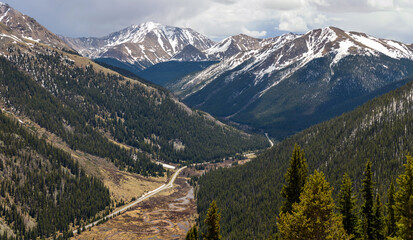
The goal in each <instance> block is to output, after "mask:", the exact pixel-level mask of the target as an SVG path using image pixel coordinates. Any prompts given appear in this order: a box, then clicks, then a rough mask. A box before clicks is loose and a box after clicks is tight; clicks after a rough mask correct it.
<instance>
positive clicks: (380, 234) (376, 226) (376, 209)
mask: <svg viewBox="0 0 413 240" xmlns="http://www.w3.org/2000/svg"><path fill="white" fill-rule="evenodd" d="M373 216H374V218H373V222H372V227H373V236H374V239H375V240H384V239H385V237H384V217H383V205H382V203H381V200H380V194H377V195H376V201H375V202H374V206H373Z"/></svg>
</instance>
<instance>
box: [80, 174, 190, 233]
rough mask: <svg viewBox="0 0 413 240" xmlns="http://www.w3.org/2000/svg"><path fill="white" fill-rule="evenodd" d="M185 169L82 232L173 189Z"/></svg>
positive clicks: (87, 226) (86, 227) (91, 224)
mask: <svg viewBox="0 0 413 240" xmlns="http://www.w3.org/2000/svg"><path fill="white" fill-rule="evenodd" d="M185 168H186V166H185V167H182V168H180V169H178V171H176V172H175V173H174V175H172V178H171V180H170V181H169V183H168V184H164V185H162V186H160V187H158V188H157V189H155V190H152V191H150V192H147V193H145V194H143V195H142V196H141V197H140V198H138V199H137V200H135V201H134V202H131V203H129V204H128V205H127V206H125V207H123V208H122V209H119V210H117V211H115V212H113V213H111V214H108V215H107V216H105V217H103V218H101V219H99V220H96V221H94V222H93V223H90V224H88V225H86V226H85V227H84V228H83V229H82V230H83V231H84V230H86V229H88V228H91V227H93V226H96V225H97V224H98V223H99V222H101V221H103V220H106V219H108V218H111V217H113V216H115V215H118V214H121V213H123V212H125V211H126V210H128V209H129V208H131V207H133V206H135V205H136V204H138V203H140V202H142V201H144V200H146V199H148V198H150V197H152V196H153V195H156V194H157V193H159V192H162V191H163V190H166V189H168V188H172V187H173V184H174V182H175V180H176V178H177V177H178V175H179V173H180V172H181V171H182V170H183V169H185ZM76 233H77V229H76V230H74V231H73V234H76Z"/></svg>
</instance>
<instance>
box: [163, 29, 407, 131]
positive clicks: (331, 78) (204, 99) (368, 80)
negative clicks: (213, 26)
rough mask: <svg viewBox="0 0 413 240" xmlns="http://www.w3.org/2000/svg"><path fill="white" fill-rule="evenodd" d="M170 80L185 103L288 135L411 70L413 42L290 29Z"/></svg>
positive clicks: (351, 104) (336, 31)
mask: <svg viewBox="0 0 413 240" xmlns="http://www.w3.org/2000/svg"><path fill="white" fill-rule="evenodd" d="M270 42H271V43H269V44H267V45H265V46H263V47H261V48H259V49H257V50H251V51H244V52H240V53H239V54H236V55H233V56H232V57H230V58H228V59H225V60H222V61H221V62H220V63H218V64H215V65H212V66H210V67H208V68H207V69H205V70H203V71H200V72H197V73H193V74H191V75H188V76H185V77H183V78H181V79H177V80H175V81H174V82H170V83H168V84H167V85H166V86H167V88H169V89H171V90H172V91H174V92H175V93H176V94H177V95H178V96H180V97H181V98H182V99H183V101H184V102H185V103H187V104H188V105H190V106H192V107H195V108H200V109H202V110H204V111H207V112H209V113H211V114H212V115H214V116H216V117H218V118H222V119H226V120H229V121H233V122H236V123H239V124H243V125H248V126H252V127H254V128H256V129H260V130H263V131H265V132H268V133H270V135H272V136H273V137H276V138H279V139H283V138H285V137H287V136H290V135H291V134H294V133H296V132H298V131H301V130H303V129H305V128H307V127H309V126H311V125H313V124H315V123H318V122H322V121H324V120H327V119H329V118H331V117H334V116H337V115H339V114H341V113H343V112H345V111H348V110H351V109H353V108H354V107H356V106H358V105H360V104H361V103H363V102H364V100H361V99H366V97H368V96H370V97H375V96H376V95H374V94H373V95H372V93H374V92H376V91H378V90H379V89H380V88H382V87H386V86H387V85H388V84H391V83H393V82H395V81H398V80H401V79H403V78H405V77H407V76H410V75H412V74H413V47H412V46H411V45H407V44H403V43H400V42H397V41H392V40H386V39H379V38H375V37H373V36H369V35H367V34H364V33H357V32H346V31H343V30H341V29H338V28H334V27H327V28H323V29H316V30H312V31H309V32H308V33H306V34H303V35H295V34H286V35H282V36H280V37H277V38H274V39H271V41H270Z"/></svg>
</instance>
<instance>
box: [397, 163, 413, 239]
mask: <svg viewBox="0 0 413 240" xmlns="http://www.w3.org/2000/svg"><path fill="white" fill-rule="evenodd" d="M406 158H407V163H406V164H404V167H405V171H404V173H403V174H400V175H399V177H398V178H397V184H398V185H399V190H398V191H397V193H396V197H395V200H396V205H395V206H396V214H397V218H398V220H397V226H398V228H399V229H398V236H399V237H401V238H402V239H405V240H409V239H413V158H412V157H411V156H409V155H408V156H406Z"/></svg>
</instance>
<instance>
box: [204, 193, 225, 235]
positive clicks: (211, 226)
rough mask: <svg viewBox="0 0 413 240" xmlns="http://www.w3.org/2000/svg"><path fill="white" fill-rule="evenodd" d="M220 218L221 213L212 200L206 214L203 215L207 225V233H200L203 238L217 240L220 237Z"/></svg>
mask: <svg viewBox="0 0 413 240" xmlns="http://www.w3.org/2000/svg"><path fill="white" fill-rule="evenodd" d="M220 220H221V214H220V213H219V212H218V207H217V202H216V201H215V200H214V201H212V203H211V205H210V207H209V209H208V213H207V216H206V217H205V221H204V223H205V225H206V227H207V233H206V234H202V235H203V237H204V239H205V240H219V239H221V238H222V236H221V233H220V228H221V227H220V225H219V221H220Z"/></svg>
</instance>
